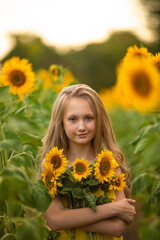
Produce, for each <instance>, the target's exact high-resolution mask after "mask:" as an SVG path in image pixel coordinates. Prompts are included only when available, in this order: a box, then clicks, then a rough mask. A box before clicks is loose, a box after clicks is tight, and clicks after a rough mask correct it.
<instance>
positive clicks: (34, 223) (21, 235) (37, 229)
mask: <svg viewBox="0 0 160 240" xmlns="http://www.w3.org/2000/svg"><path fill="white" fill-rule="evenodd" d="M19 222H20V224H19V225H20V227H19V229H18V232H17V235H16V236H17V238H16V239H17V240H28V239H30V240H40V239H44V236H45V225H44V219H43V218H42V217H36V218H32V219H31V218H28V219H27V218H21V219H20V220H19Z"/></svg>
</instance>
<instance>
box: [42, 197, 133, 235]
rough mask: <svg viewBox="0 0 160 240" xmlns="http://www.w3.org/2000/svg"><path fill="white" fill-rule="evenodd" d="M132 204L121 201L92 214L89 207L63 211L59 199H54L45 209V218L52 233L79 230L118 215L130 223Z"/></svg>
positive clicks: (105, 205)
mask: <svg viewBox="0 0 160 240" xmlns="http://www.w3.org/2000/svg"><path fill="white" fill-rule="evenodd" d="M133 202H134V201H133V200H131V199H122V200H121V201H119V202H115V203H107V204H104V205H100V206H97V211H96V212H94V211H93V210H92V209H91V208H89V207H87V208H79V209H65V208H64V206H63V204H62V202H61V199H60V198H59V197H56V198H55V199H54V200H53V201H52V202H51V204H50V206H49V208H48V209H47V211H46V214H45V218H46V221H47V224H48V226H49V227H50V228H51V229H52V230H53V231H58V230H61V229H70V228H80V227H82V226H87V225H90V224H93V223H96V222H99V221H101V220H105V219H108V218H112V217H119V215H122V216H123V218H124V220H126V221H127V222H130V221H131V219H132V215H134V209H132V208H134V207H133V206H131V205H130V203H133ZM94 231H95V230H94Z"/></svg>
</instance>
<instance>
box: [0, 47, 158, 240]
mask: <svg viewBox="0 0 160 240" xmlns="http://www.w3.org/2000/svg"><path fill="white" fill-rule="evenodd" d="M116 74H117V80H116V84H115V85H114V86H113V87H112V88H109V89H102V90H101V91H100V92H99V94H100V97H101V99H102V101H103V103H104V105H105V107H106V110H107V112H108V113H109V116H110V118H111V121H112V125H113V129H114V132H115V136H116V139H117V141H118V144H119V145H120V147H121V149H122V151H123V153H124V155H125V157H126V160H127V162H128V166H129V168H130V171H131V176H132V179H131V181H132V198H134V199H136V209H137V217H136V219H135V221H134V223H133V224H131V226H130V227H129V233H128V234H130V235H129V236H128V239H135V238H132V237H133V236H134V234H135V228H134V229H133V227H132V226H133V225H134V226H136V232H137V240H138V239H140V240H141V239H145V240H150V239H154V240H158V239H159V236H160V204H159V202H160V155H159V146H160V53H157V54H155V55H153V54H152V53H150V52H148V50H147V48H145V47H143V46H142V47H140V48H138V47H137V46H131V47H129V48H128V49H127V51H126V55H125V56H124V58H123V59H122V60H121V62H120V63H119V64H118V66H117V69H116ZM77 83H78V81H77V80H76V78H75V77H74V76H73V75H72V73H71V72H70V71H69V70H68V69H67V68H64V67H63V66H59V65H51V66H50V67H49V69H39V70H37V71H33V70H32V64H31V63H29V61H28V60H27V59H20V58H19V57H13V58H11V59H9V60H6V61H5V62H4V63H3V64H2V65H1V69H0V239H1V240H3V239H5V240H12V239H13V240H14V239H17V240H28V239H32V240H41V239H42V240H51V239H55V238H56V233H53V232H51V231H50V229H49V228H48V227H47V225H46V223H45V220H44V213H45V211H46V209H47V208H48V206H49V204H50V202H51V200H52V196H51V194H50V193H49V191H48V189H47V187H46V185H45V184H44V183H43V181H42V180H40V179H41V171H40V169H41V161H42V159H41V158H42V156H41V147H42V139H43V137H44V135H45V133H46V130H47V128H48V125H49V121H50V116H51V111H52V106H53V103H54V101H55V99H56V97H57V95H58V93H59V92H60V91H61V90H62V88H63V87H64V86H69V85H72V84H77ZM132 235H133V236H132Z"/></svg>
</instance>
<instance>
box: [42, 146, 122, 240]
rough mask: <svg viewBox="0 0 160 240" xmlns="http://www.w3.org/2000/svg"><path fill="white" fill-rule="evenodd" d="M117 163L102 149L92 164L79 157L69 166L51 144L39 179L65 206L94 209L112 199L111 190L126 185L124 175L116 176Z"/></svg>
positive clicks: (109, 152)
mask: <svg viewBox="0 0 160 240" xmlns="http://www.w3.org/2000/svg"><path fill="white" fill-rule="evenodd" d="M118 166H119V165H118V163H117V162H116V160H115V158H114V157H113V154H112V152H111V151H109V150H102V151H101V153H99V154H98V155H97V157H96V160H95V161H94V162H93V163H92V164H89V162H88V161H87V160H85V159H83V158H81V159H80V158H78V159H76V160H75V161H74V162H73V164H72V166H71V167H69V166H68V161H67V159H66V157H65V156H64V155H63V149H60V150H59V149H58V148H57V147H54V148H52V150H51V151H49V152H48V153H47V154H46V158H45V163H44V168H43V173H42V177H43V178H42V181H43V182H44V183H45V184H46V186H47V187H48V190H49V192H50V194H51V195H52V196H53V198H55V196H56V195H59V196H60V197H61V198H62V201H63V203H64V206H65V207H67V208H70V209H75V208H83V207H90V208H92V209H93V210H94V211H96V210H97V208H96V206H98V205H102V204H105V203H109V202H111V201H112V199H111V194H110V193H111V192H112V191H113V190H119V191H120V190H122V189H123V188H124V187H125V186H126V182H125V174H124V173H122V174H119V175H117V176H116V175H115V169H116V168H117V167H118ZM73 239H74V238H73Z"/></svg>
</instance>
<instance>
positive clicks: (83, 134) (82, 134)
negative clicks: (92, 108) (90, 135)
mask: <svg viewBox="0 0 160 240" xmlns="http://www.w3.org/2000/svg"><path fill="white" fill-rule="evenodd" d="M77 136H78V137H80V138H84V137H86V136H87V133H81V134H78V135H77Z"/></svg>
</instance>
